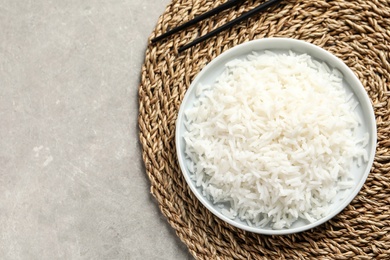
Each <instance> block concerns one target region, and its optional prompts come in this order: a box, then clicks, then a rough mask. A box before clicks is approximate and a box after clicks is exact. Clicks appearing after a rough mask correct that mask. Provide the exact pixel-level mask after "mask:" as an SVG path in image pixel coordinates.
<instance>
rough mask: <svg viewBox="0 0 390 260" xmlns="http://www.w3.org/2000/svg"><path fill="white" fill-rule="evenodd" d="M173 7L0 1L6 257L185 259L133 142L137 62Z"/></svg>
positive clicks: (1, 250) (0, 159)
mask: <svg viewBox="0 0 390 260" xmlns="http://www.w3.org/2000/svg"><path fill="white" fill-rule="evenodd" d="M168 3H169V0H113V1H102V0H85V1H76V0H70V1H60V0H35V1H20V0H2V1H1V3H0V29H1V34H0V120H1V121H0V148H1V149H0V228H1V233H0V234H1V235H0V258H1V259H29V260H30V259H191V257H190V255H189V253H188V250H187V248H186V247H185V246H184V244H183V243H182V242H181V241H180V240H179V239H178V238H177V236H176V234H175V232H174V230H173V229H172V228H171V227H170V226H169V225H168V223H167V221H166V220H165V218H164V217H163V216H162V214H161V213H160V211H159V209H158V206H157V203H156V201H155V200H154V198H153V197H152V196H151V195H150V183H149V180H148V178H147V176H146V174H145V170H144V165H143V161H142V158H141V147H140V144H139V141H138V127H137V117H138V84H139V81H140V70H141V65H142V63H143V59H144V52H145V49H146V46H147V38H148V36H149V35H150V33H151V32H152V30H153V28H154V26H155V25H156V23H157V19H158V17H159V15H160V14H162V13H163V11H164V9H165V6H166V5H167V4H168Z"/></svg>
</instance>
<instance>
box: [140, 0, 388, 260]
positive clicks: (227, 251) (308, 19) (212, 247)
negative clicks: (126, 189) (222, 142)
mask: <svg viewBox="0 0 390 260" xmlns="http://www.w3.org/2000/svg"><path fill="white" fill-rule="evenodd" d="M225 1H226V0H222V1H221V0H216V1H210V0H172V2H171V3H170V4H169V5H168V6H167V8H166V10H165V12H164V13H163V14H162V15H161V17H160V18H159V20H158V23H157V26H156V28H155V30H154V32H153V33H152V35H151V37H154V36H157V35H159V34H161V33H163V32H166V31H167V30H169V28H172V27H175V26H177V25H178V24H181V23H183V22H185V21H187V20H190V19H192V18H194V17H195V16H197V15H199V14H201V13H204V12H206V11H208V10H210V9H212V8H214V7H216V6H218V5H220V4H221V3H223V2H225ZM261 2H262V0H249V1H245V2H244V3H243V4H241V5H239V6H237V7H235V8H233V9H230V10H227V11H224V12H222V13H220V14H218V15H217V16H214V17H212V18H211V19H208V20H205V21H203V22H201V23H199V24H197V25H196V26H193V27H191V28H189V29H187V30H184V31H182V32H180V33H177V34H175V35H173V36H171V37H170V38H168V39H167V40H164V41H162V42H159V43H157V44H151V43H150V44H149V46H148V48H147V50H146V56H145V62H144V65H143V67H142V76H141V84H140V86H139V128H140V142H141V145H142V148H143V153H142V155H143V160H144V162H145V166H146V173H147V175H148V177H149V179H150V184H151V193H152V194H153V196H154V197H155V198H156V200H157V202H158V204H159V207H160V209H161V212H162V214H163V215H164V216H165V217H166V218H167V220H168V222H169V224H170V225H171V226H172V227H173V228H174V229H175V231H176V234H177V235H178V236H179V237H180V239H181V240H182V241H183V242H184V243H185V244H186V245H187V247H188V249H189V251H190V252H191V254H192V255H193V256H194V257H195V258H196V259H311V258H317V259H373V258H375V259H380V258H383V259H390V206H389V204H390V180H389V178H390V173H389V171H390V140H389V132H390V121H389V114H390V103H389V102H388V97H389V96H390V91H389V82H390V47H389V46H390V31H389V29H390V28H389V27H390V0H372V1H369V0H333V1H332V0H328V1H325V0H316V1H310V0H284V1H282V3H281V4H279V5H278V6H275V7H272V8H270V9H268V10H267V11H266V12H263V13H261V14H259V15H257V16H255V17H253V18H251V19H249V20H247V21H245V22H243V23H241V24H239V25H236V26H234V28H232V29H230V30H227V31H225V32H222V33H221V34H219V35H218V36H216V37H213V38H211V39H209V40H207V41H206V42H203V43H201V44H200V45H197V46H195V47H193V48H191V49H189V50H188V51H185V52H183V53H180V54H178V53H177V49H178V48H179V47H180V46H182V45H183V44H186V43H188V42H190V41H192V40H193V39H194V38H196V37H198V36H199V35H204V34H206V33H207V32H209V31H211V30H212V29H213V28H216V27H219V26H221V25H222V24H224V23H226V22H227V21H229V20H232V19H234V18H235V17H237V16H239V15H240V14H241V13H243V12H245V11H248V10H250V9H251V8H253V7H254V6H256V5H258V4H260V3H261ZM266 37H287V38H296V39H301V40H304V41H307V42H311V43H314V44H316V45H318V46H321V47H323V48H324V49H326V50H328V51H329V52H331V53H333V54H335V55H336V56H337V57H339V58H340V59H342V60H343V61H344V62H345V63H346V64H347V65H348V66H349V67H350V68H351V69H352V70H353V71H354V72H355V73H356V74H357V75H358V77H359V79H360V80H361V82H362V83H363V86H364V87H365V89H366V90H367V92H368V94H369V96H370V98H371V100H372V104H373V107H374V110H375V116H376V122H377V127H378V146H377V153H376V157H375V161H374V166H373V168H372V170H371V173H370V175H369V177H368V179H367V181H366V183H365V185H364V187H363V188H362V190H361V192H360V193H359V194H358V196H357V197H356V198H355V199H354V200H353V201H352V203H351V204H350V205H349V206H348V207H347V208H345V209H344V210H343V211H342V212H341V213H340V214H339V215H337V216H336V217H335V218H333V219H332V220H330V221H328V222H326V223H325V224H323V225H321V226H319V227H317V228H314V229H312V230H310V231H306V232H302V233H298V234H292V235H285V236H264V235H259V234H254V233H250V232H246V231H242V230H239V229H237V228H235V227H233V226H231V225H229V224H227V223H225V222H223V221H221V220H219V219H218V218H216V217H215V216H214V215H212V214H211V213H210V212H209V211H208V210H207V209H206V208H205V207H203V205H201V203H200V202H199V201H198V200H197V199H196V197H195V196H194V195H193V194H192V192H191V190H190V189H189V187H188V186H187V184H186V182H185V180H184V177H183V176H182V173H181V171H180V168H179V165H178V162H177V156H176V151H175V141H174V136H175V120H176V117H177V114H178V110H179V106H180V103H181V101H182V99H183V97H184V94H185V92H186V90H187V88H188V87H189V85H190V83H191V81H192V80H193V78H194V76H195V75H196V74H197V73H199V72H200V70H201V69H202V68H204V67H205V65H206V64H207V63H208V62H210V61H211V60H212V59H213V58H215V57H216V56H217V55H219V54H221V53H222V52H224V51H226V50H228V49H229V48H231V47H233V46H235V45H238V44H241V43H243V42H247V41H250V40H253V39H259V38H266Z"/></svg>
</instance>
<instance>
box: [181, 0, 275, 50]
mask: <svg viewBox="0 0 390 260" xmlns="http://www.w3.org/2000/svg"><path fill="white" fill-rule="evenodd" d="M280 1H281V0H269V1H267V2H264V3H262V4H260V5H258V6H257V7H255V8H253V9H252V10H250V11H248V12H246V13H244V14H243V15H241V16H240V17H237V18H236V19H234V20H231V21H230V22H228V23H226V24H224V25H222V26H221V27H218V28H217V29H215V30H213V31H211V32H209V33H208V34H205V35H203V36H201V37H199V38H197V39H195V40H194V41H193V42H191V43H189V44H187V45H184V46H182V47H180V48H179V52H182V51H185V50H186V49H188V48H191V47H192V46H194V45H196V44H198V43H200V42H202V41H204V40H206V39H208V38H210V37H213V36H215V35H216V34H218V33H220V32H222V31H223V30H227V29H229V28H231V27H232V26H233V25H236V24H238V23H240V22H242V21H243V20H245V19H247V18H249V17H251V16H253V15H255V14H256V13H258V12H260V11H262V10H264V9H266V8H267V7H270V6H271V5H274V4H277V3H278V2H280Z"/></svg>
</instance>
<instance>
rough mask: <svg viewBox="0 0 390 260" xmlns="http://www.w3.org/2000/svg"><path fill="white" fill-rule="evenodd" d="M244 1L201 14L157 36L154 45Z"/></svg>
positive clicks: (233, 0) (153, 40)
mask: <svg viewBox="0 0 390 260" xmlns="http://www.w3.org/2000/svg"><path fill="white" fill-rule="evenodd" d="M242 1H245V0H230V1H228V2H226V3H224V4H222V5H220V6H217V7H216V8H214V9H212V10H210V11H208V12H206V13H204V14H201V15H199V16H197V17H195V18H194V19H192V20H190V21H188V22H186V23H184V24H182V25H179V26H178V27H175V28H173V29H172V30H170V31H168V32H166V33H163V34H161V35H160V36H157V37H155V38H153V39H152V42H153V43H154V42H157V41H159V40H162V39H164V38H166V37H168V36H170V35H172V34H174V33H176V32H178V31H180V30H183V29H184V28H187V27H189V26H191V25H194V24H196V23H197V22H200V21H202V20H204V19H206V18H208V17H210V16H213V15H215V14H218V13H219V12H222V11H223V10H226V9H228V8H230V7H233V6H235V5H237V4H238V3H239V2H242Z"/></svg>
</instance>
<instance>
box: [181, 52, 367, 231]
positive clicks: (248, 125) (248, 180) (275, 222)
mask: <svg viewBox="0 0 390 260" xmlns="http://www.w3.org/2000/svg"><path fill="white" fill-rule="evenodd" d="M196 93H197V100H196V102H195V103H194V106H193V107H192V108H190V109H188V110H187V111H185V116H186V120H185V126H186V130H187V131H186V133H185V135H184V139H185V154H186V156H187V158H188V159H190V163H189V165H188V168H189V170H190V172H191V174H192V178H193V180H194V181H195V182H196V185H197V186H198V187H201V188H202V190H203V194H204V196H206V197H207V198H208V199H210V200H211V201H212V202H213V203H215V204H219V205H225V206H226V205H227V206H226V207H221V208H222V210H221V212H222V214H224V215H226V216H227V217H229V218H236V217H238V218H240V219H241V220H243V221H246V222H248V224H250V225H255V226H259V227H264V226H270V227H272V228H274V229H282V228H286V227H289V226H291V225H292V223H294V222H295V221H296V220H297V219H298V218H301V219H305V220H308V221H310V222H314V221H316V220H318V219H320V218H322V217H324V216H325V215H326V214H327V212H328V210H329V206H330V204H331V203H332V202H333V201H334V200H335V197H336V195H337V194H338V193H339V192H340V191H342V190H345V189H348V188H350V187H352V185H353V181H352V178H351V171H350V169H351V166H352V164H353V163H354V161H359V162H358V163H361V162H362V161H363V160H367V158H366V157H367V155H366V151H365V149H364V146H365V145H366V141H367V140H368V134H367V136H366V137H365V138H364V140H358V139H357V138H356V137H355V135H354V131H355V130H356V128H357V127H358V125H359V121H358V116H357V115H356V113H355V112H354V110H355V108H356V105H357V102H356V101H355V100H354V99H353V97H352V96H351V95H347V93H346V91H345V89H344V87H343V85H342V74H341V73H340V72H339V71H337V70H331V69H329V67H328V66H326V64H321V63H319V62H317V61H316V60H313V59H312V58H311V57H310V56H308V55H306V54H295V53H292V52H290V53H289V54H276V53H272V52H268V51H267V52H263V53H254V54H252V55H249V56H248V57H247V58H246V59H242V60H234V61H231V62H230V63H229V64H227V66H226V69H225V71H224V72H223V74H222V75H221V76H220V77H219V78H218V79H217V82H216V83H215V84H213V85H211V86H201V85H199V86H197V91H196Z"/></svg>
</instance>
